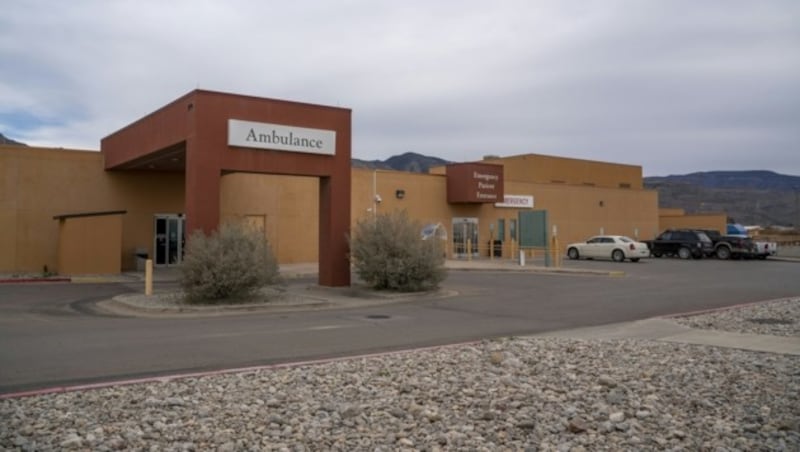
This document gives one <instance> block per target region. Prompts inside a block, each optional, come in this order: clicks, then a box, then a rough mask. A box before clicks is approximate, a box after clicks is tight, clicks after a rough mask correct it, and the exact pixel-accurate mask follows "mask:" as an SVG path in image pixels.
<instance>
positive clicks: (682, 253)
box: [678, 246, 692, 259]
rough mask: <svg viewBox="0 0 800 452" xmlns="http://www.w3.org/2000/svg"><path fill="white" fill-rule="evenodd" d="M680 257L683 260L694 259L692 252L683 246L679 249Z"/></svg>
mask: <svg viewBox="0 0 800 452" xmlns="http://www.w3.org/2000/svg"><path fill="white" fill-rule="evenodd" d="M678 257H680V258H681V259H689V258H690V257H692V250H690V249H689V248H686V247H685V246H682V247H680V248H679V249H678Z"/></svg>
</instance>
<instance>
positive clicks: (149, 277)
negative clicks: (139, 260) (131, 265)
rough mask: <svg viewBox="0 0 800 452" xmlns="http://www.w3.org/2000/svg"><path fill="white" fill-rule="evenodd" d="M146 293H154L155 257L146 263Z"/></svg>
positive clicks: (148, 294)
mask: <svg viewBox="0 0 800 452" xmlns="http://www.w3.org/2000/svg"><path fill="white" fill-rule="evenodd" d="M144 294H145V295H147V296H148V297H149V296H151V295H153V259H147V261H145V263H144Z"/></svg>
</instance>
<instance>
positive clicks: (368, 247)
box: [350, 211, 446, 292]
mask: <svg viewBox="0 0 800 452" xmlns="http://www.w3.org/2000/svg"><path fill="white" fill-rule="evenodd" d="M421 230H422V225H420V224H419V223H417V222H415V221H412V220H410V219H409V218H408V214H407V213H406V212H405V211H401V212H393V213H387V214H379V215H377V216H376V217H374V218H367V219H364V220H361V221H359V222H358V223H357V224H356V225H355V227H354V228H353V233H352V236H351V237H350V260H351V262H352V263H353V265H354V267H355V271H356V273H357V274H358V276H359V278H361V279H362V280H363V281H364V282H365V283H367V284H369V285H370V286H372V287H373V288H375V289H388V290H397V291H403V292H411V291H418V290H429V289H434V288H436V287H437V286H438V285H439V283H440V282H441V281H442V280H443V279H444V277H445V276H446V270H445V268H444V255H443V244H442V243H441V240H435V239H434V240H422V237H421V236H420V231H421Z"/></svg>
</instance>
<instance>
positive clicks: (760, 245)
mask: <svg viewBox="0 0 800 452" xmlns="http://www.w3.org/2000/svg"><path fill="white" fill-rule="evenodd" d="M753 244H754V245H755V247H756V257H757V258H759V259H766V258H768V257H769V256H774V255H776V254H778V243H777V242H764V241H760V240H756V241H753Z"/></svg>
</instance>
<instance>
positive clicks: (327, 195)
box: [319, 168, 350, 287]
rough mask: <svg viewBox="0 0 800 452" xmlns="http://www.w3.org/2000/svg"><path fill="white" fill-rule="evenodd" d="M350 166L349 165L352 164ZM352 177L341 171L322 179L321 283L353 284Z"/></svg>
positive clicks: (335, 284)
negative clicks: (351, 279) (350, 254)
mask: <svg viewBox="0 0 800 452" xmlns="http://www.w3.org/2000/svg"><path fill="white" fill-rule="evenodd" d="M348 169H349V168H348ZM349 233H350V177H349V172H348V173H347V175H346V176H345V175H341V174H340V175H338V176H331V177H321V178H320V180H319V284H320V285H322V286H333V287H338V286H349V285H350V260H349V259H348V257H347V256H348V255H349V253H350V249H349V246H348V244H347V235H348V234H349Z"/></svg>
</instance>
